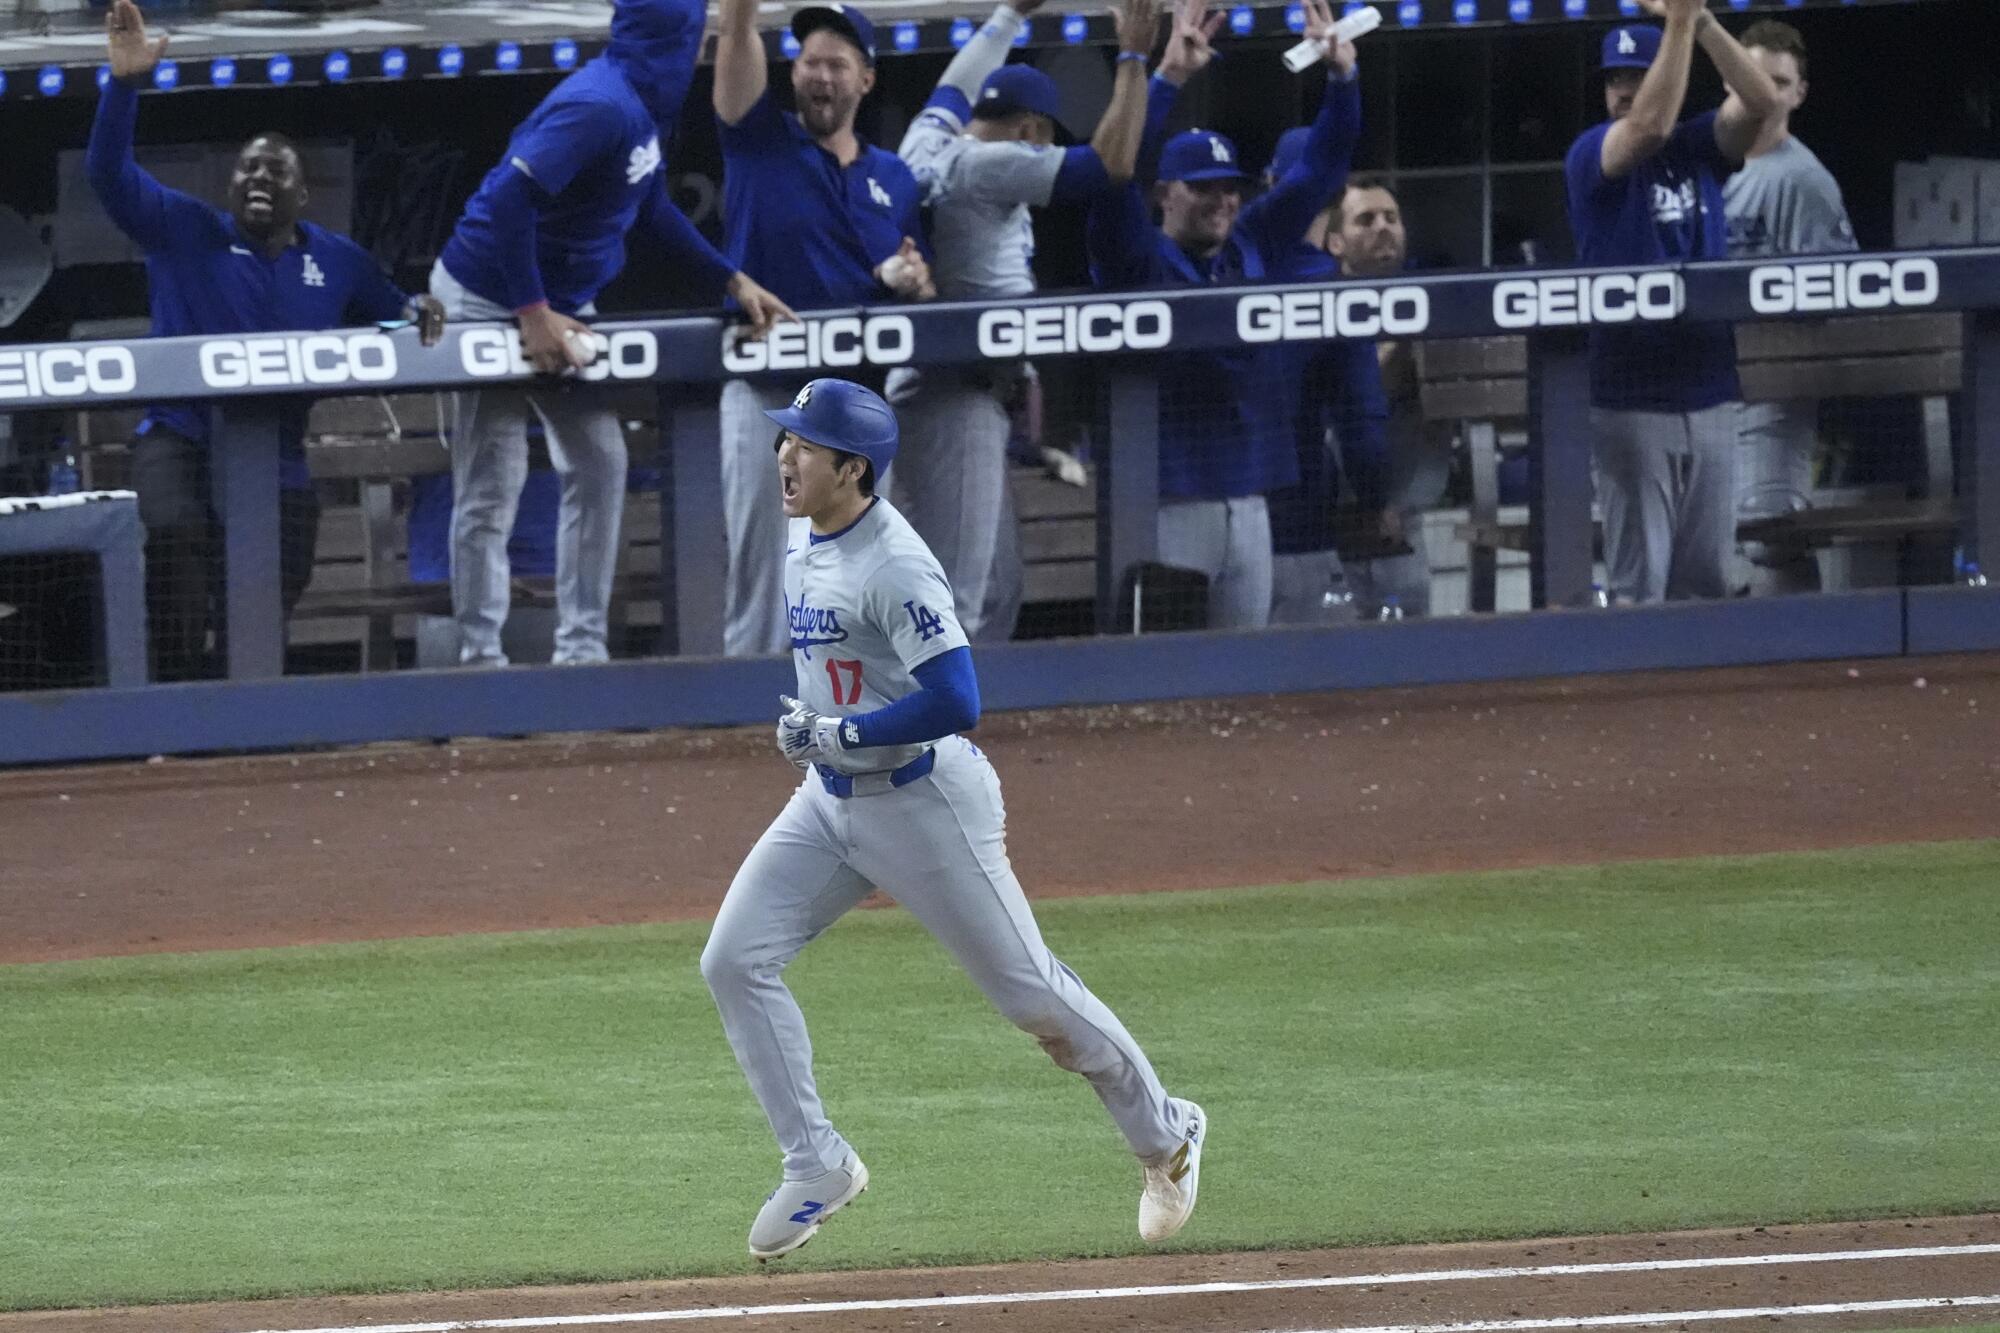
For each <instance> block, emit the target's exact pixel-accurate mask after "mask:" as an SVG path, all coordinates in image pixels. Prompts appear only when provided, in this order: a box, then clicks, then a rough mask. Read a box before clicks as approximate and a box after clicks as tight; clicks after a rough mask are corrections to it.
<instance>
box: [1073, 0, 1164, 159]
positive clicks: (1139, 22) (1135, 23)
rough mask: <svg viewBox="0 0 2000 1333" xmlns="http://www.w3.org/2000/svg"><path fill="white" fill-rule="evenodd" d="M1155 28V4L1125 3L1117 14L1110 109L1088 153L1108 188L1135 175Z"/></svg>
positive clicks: (1141, 0) (1148, 1)
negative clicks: (1095, 159)
mask: <svg viewBox="0 0 2000 1333" xmlns="http://www.w3.org/2000/svg"><path fill="white" fill-rule="evenodd" d="M1159 29H1160V11H1159V6H1158V5H1157V4H1156V3H1155V0H1125V4H1124V6H1123V7H1122V8H1121V9H1120V10H1119V11H1118V72H1117V74H1116V76H1115V77H1114V79H1113V82H1112V85H1111V104H1110V105H1109V106H1107V107H1105V108H1104V116H1103V119H1101V120H1099V121H1098V122H1097V132H1096V133H1095V134H1093V135H1091V136H1090V148H1091V151H1092V152H1094V153H1096V154H1097V157H1098V160H1099V161H1100V162H1102V163H1103V164H1104V174H1105V175H1106V176H1107V177H1108V178H1109V180H1110V182H1111V184H1113V185H1123V184H1124V183H1125V182H1126V181H1129V180H1131V179H1132V176H1133V174H1134V172H1136V171H1137V170H1138V164H1139V143H1140V141H1141V140H1142V139H1143V138H1144V137H1145V134H1146V104H1147V96H1146V85H1147V80H1146V58H1147V57H1148V56H1150V55H1151V54H1152V51H1153V39H1154V38H1155V37H1156V36H1158V35H1159Z"/></svg>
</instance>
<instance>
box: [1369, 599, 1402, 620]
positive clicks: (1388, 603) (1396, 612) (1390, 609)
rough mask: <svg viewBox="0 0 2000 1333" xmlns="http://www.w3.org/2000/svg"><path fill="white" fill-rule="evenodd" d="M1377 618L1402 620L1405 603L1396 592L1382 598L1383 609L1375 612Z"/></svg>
mask: <svg viewBox="0 0 2000 1333" xmlns="http://www.w3.org/2000/svg"><path fill="white" fill-rule="evenodd" d="M1375 618H1376V619H1377V620H1401V619H1402V618H1403V603H1402V601H1401V599H1399V598H1398V597H1397V596H1396V595H1395V594H1394V593H1391V594H1390V595H1389V596H1387V597H1384V598H1383V599H1382V609H1381V610H1380V611H1377V612H1376V613H1375Z"/></svg>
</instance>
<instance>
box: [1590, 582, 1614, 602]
mask: <svg viewBox="0 0 2000 1333" xmlns="http://www.w3.org/2000/svg"><path fill="white" fill-rule="evenodd" d="M1590 604H1591V605H1592V606H1610V605H1611V594H1610V593H1609V592H1607V591H1605V588H1604V585H1603V584H1602V583H1593V584H1591V585H1590Z"/></svg>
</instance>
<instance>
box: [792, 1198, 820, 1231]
mask: <svg viewBox="0 0 2000 1333" xmlns="http://www.w3.org/2000/svg"><path fill="white" fill-rule="evenodd" d="M824 1207H826V1205H825V1204H823V1203H814V1202H813V1201H812V1200H810V1199H808V1200H806V1206H805V1207H803V1208H801V1209H799V1210H798V1211H797V1212H796V1213H793V1214H792V1220H793V1221H794V1222H797V1223H799V1224H801V1225H803V1224H805V1223H807V1222H810V1221H812V1220H813V1218H814V1217H816V1216H818V1214H819V1210H820V1209H822V1208H824Z"/></svg>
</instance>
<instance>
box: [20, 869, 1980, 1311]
mask: <svg viewBox="0 0 2000 1333" xmlns="http://www.w3.org/2000/svg"><path fill="white" fill-rule="evenodd" d="M1041 917H1042V920H1043V924H1044V927H1045V930H1046V933H1047V935H1048V937H1049V939H1050V942H1051V944H1052V945H1053V946H1054V947H1055V948H1056V950H1057V952H1058V953H1059V954H1061V955H1062V956H1063V957H1064V958H1065V959H1066V960H1067V961H1068V962H1069V963H1070V964H1071V965H1073V966H1074V967H1075V968H1076V969H1077V971H1079V972H1080V973H1081V974H1082V975H1083V976H1084V978H1085V979H1086V980H1087V981H1089V982H1090V983H1091V985H1092V986H1093V987H1094V988H1095V989H1096V990H1098V991H1099V993H1101V994H1102V995H1104V996H1105V997H1106V998H1107V999H1108V1000H1109V1001H1110V1002H1111V1004H1112V1005H1113V1007H1114V1008H1116V1009H1117V1010H1118V1011H1119V1012H1120V1014H1121V1016H1122V1017H1123V1018H1124V1019H1125V1021H1126V1023H1127V1024H1128V1026H1130V1027H1131V1028H1132V1030H1133V1031H1134V1032H1135V1034H1137V1035H1138V1037H1139V1039H1140V1040H1141V1042H1142V1043H1144V1044H1145V1045H1146V1047H1147V1048H1148V1050H1149V1052H1150V1053H1151V1055H1152V1056H1153V1058H1154V1061H1155V1063H1156V1064H1157V1065H1158V1066H1159V1067H1160V1070H1161V1072H1162V1075H1163V1077H1164V1078H1165V1080H1166V1081H1167V1083H1168V1085H1169V1087H1171V1088H1173V1089H1175V1090H1177V1091H1181V1092H1184V1093H1186V1094H1188V1095H1192V1096H1194V1097H1196V1098H1197V1099H1199V1100H1200V1101H1202V1102H1203V1103H1204V1105H1206V1107H1207V1108H1208V1111H1209V1113H1210V1116H1211V1119H1212V1122H1213V1126H1214V1127H1213V1132H1212V1137H1211V1141H1210V1142H1211V1147H1210V1152H1209V1156H1208V1157H1207V1159H1206V1161H1205V1167H1204V1176H1203V1188H1202V1204H1201V1210H1200V1212H1199V1213H1198V1214H1197V1215H1196V1218H1195V1221H1194V1223H1193V1224H1192V1225H1191V1226H1190V1227H1189V1229H1188V1230H1187V1232H1185V1233H1184V1243H1185V1245H1187V1246H1188V1247H1193V1248H1202V1249H1217V1250H1222V1249H1240V1248H1266V1247H1273V1246H1308V1245H1326V1244H1338V1243H1353V1242H1385V1241H1400V1240H1411V1239H1449V1238H1463V1237H1472V1236H1501V1235H1521V1234H1536V1233H1558V1232H1560V1233H1573V1232H1584V1231H1595V1230H1629V1229H1646V1228H1655V1227H1680V1226H1693V1225H1704V1224H1721V1223H1729V1222H1737V1221H1748V1220H1758V1221H1802V1220H1808V1219H1814V1218H1831V1217H1841V1216H1858V1215H1872V1214H1898V1213H1903V1214H1909V1213H1931V1212H1950V1211H1968V1210H1975V1209H1982V1208H1988V1207H1993V1206H1995V1205H2000V842H1986V843H1975V844H1952V845H1944V846H1926V847H1908V848H1889V849H1879V850H1870V851H1861V852H1847V853H1839V854H1813V855H1802V856H1774V857H1759V858H1750V859H1737V860H1707V861H1686V862H1673V863H1659V864H1643V865H1621V866H1610V867H1602V868H1594V869H1571V870H1541V871H1533V872H1519V873H1508V874H1488V875H1465V876H1452V877H1441V878H1425V879H1403V880H1380V881H1369V882H1350V883H1342V884H1336V885H1307V886H1298V887H1288V888H1271V889H1248V890H1236V891H1227V892H1215V893H1195V894H1174V895H1153V896H1146V897H1135V898H1105V899H1091V900H1073V901H1065V902H1055V903H1049V904H1046V905H1045V906H1044V907H1043V908H1042V909H1041ZM705 936H706V930H705V927H704V926H702V925H698V924H697V925H672V926H654V927H636V928H618V929H599V930H583V931H564V932H552V933H537V934H520V935H497V936H496V935H487V936H468V937H461V938H456V939H430V940H412V941H399V942H394V943H388V944H368V945H349V946H340V947H333V948H314V949H290V950H265V951H257V952H240V953H218V954H194V955H172V956H155V957H145V958H130V959H115V960H107V961H102V962H93V963H74V964H73V963H63V964H48V965H41V966H17V967H10V968H0V1009H4V1013H5V1029H4V1030H5V1050H4V1056H5V1058H4V1065H5V1069H6V1077H5V1078H4V1079H0V1124H4V1125H5V1131H4V1134H0V1180H4V1181H5V1182H6V1183H5V1187H4V1188H0V1308H25V1307H37V1306H69V1305H80V1304H90V1303H101V1302H113V1301H120V1302H123V1301H134V1302H137V1301H161V1300H176V1299H193V1298H203V1297H222V1296H250V1295H270V1294H279V1293H303V1292H316V1291H333V1290H349V1291H351V1290H386V1289H397V1288H412V1287H430V1286H469V1285H486V1284H505V1283H518V1282H542V1281H554V1280H587V1279H608V1278H626V1277H635V1276H647V1275H686V1274H696V1273H708V1272H717V1271H727V1272H740V1271H743V1270H744V1269H745V1268H746V1267H747V1266H748V1261H747V1259H746V1257H745V1255H744V1252H743V1238H744V1233H745V1231H746V1230H747V1228H748V1226H749V1222H750V1218H751V1216H752V1214H753V1213H754V1211H755V1209H756V1207H757V1205H758V1203H759V1202H761V1200H762V1199H763V1196H764V1194H765V1192H766V1191H767V1190H769V1189H770V1187H771V1186H772V1184H774V1183H775V1181H776V1177H777V1170H778V1158H777V1153H776V1150H775V1148H774V1147H773V1145H772V1144H771V1142H770V1138H769V1133H768V1130H767V1129H766V1127H765V1125H764V1123H763V1120H762V1117H761V1115H760V1114H759V1113H758V1111H757V1109H756V1106H755V1104H754V1103H753V1102H752V1101H751V1099H750V1096H749V1093H748V1090H747V1089H746V1088H745V1086H744V1084H743V1081H742V1077H741V1075H740V1073H739V1072H738V1070H737V1068H736V1065H735V1062H734V1060H733V1059H732V1058H731V1056H730V1053H729V1049H728V1047H727V1045H726V1044H725V1042H724V1041H723V1037H722V1033H721V1029H720V1025H719V1023H718V1022H717V1020H716V1017H715V1013H714V1010H713V1009H712V1007H711V1006H710V1003H709V1000H708V996H707V992H706V990H705V989H704V988H703V986H702V983H701V978H700V976H699V974H698V972H697V970H696V959H697V956H698V954H699V951H700V948H701V944H702V941H703V939H704V938H705ZM790 975H791V979H792V982H793V985H794V987H795V989H796V990H797V991H798V993H799V995H800V997H801V1000H802V1002H803V1003H804V1005H805V1007H806V1010H807V1014H808V1016H809V1017H810V1018H811V1020H812V1022H813V1035H814V1039H815V1043H816V1047H817V1055H818V1067H819V1071H820V1079H821V1089H822V1092H823V1093H824V1095H825V1097H826V1099H827V1102H828V1105H829V1107H830V1108H831V1110H832V1111H833V1114H834V1115H835V1117H836V1120H837V1122H838V1123H839V1124H840V1125H841V1127H842V1128H843V1130H844V1131H845V1132H846V1133H847V1134H848V1135H849V1137H850V1138H852V1139H853V1140H854V1142H855V1143H856V1144H857V1145H858V1146H859V1147H860V1148H861V1150H862V1152H863V1154H864V1155H865V1156H866V1157H867V1159H868V1163H869V1166H870V1168H871V1170H872V1172H873V1174H874V1181H875V1183H874V1187H873V1188H872V1189H871V1191H870V1193H869V1194H868V1196H867V1198H866V1199H865V1200H863V1201H862V1203H861V1205H860V1206H858V1207H857V1208H856V1209H854V1210H853V1212H852V1213H850V1214H848V1215H844V1216H843V1217H842V1218H841V1219H840V1220H839V1222H837V1223H835V1224H834V1225H832V1226H830V1227H829V1228H828V1232H827V1234H826V1235H825V1236H823V1237H821V1238H820V1240H819V1241H818V1242H816V1243H815V1244H814V1245H813V1246H812V1247H811V1248H810V1249H808V1250H806V1251H805V1252H804V1253H802V1254H801V1255H800V1256H798V1260H797V1266H798V1267H801V1268H813V1267H835V1266H838V1267H874V1266H884V1265H896V1264H919V1263H941V1262H966V1261H979V1260H1002V1259H1011V1258H1023V1257H1031V1256H1049V1255H1104V1254H1120V1253H1126V1252H1130V1251H1136V1250H1138V1249H1140V1248H1141V1247H1140V1244H1139V1241H1138V1237H1137V1234H1136V1231H1135V1228H1134V1224H1133V1215H1134V1212H1135V1209H1136V1204H1137V1197H1138V1183H1139V1175H1138V1170H1137V1168H1136V1166H1135V1165H1134V1164H1133V1162H1132V1161H1131V1159H1130V1158H1129V1157H1128V1156H1127V1155H1126V1154H1125V1152H1124V1151H1123V1145H1122V1141H1121V1140H1120V1139H1119V1138H1118V1137H1117V1134H1116V1132H1115V1130H1114V1129H1113V1128H1112V1126H1111V1124H1110V1122H1109V1120H1108V1119H1107V1118H1106V1117H1105V1116H1104V1114H1103V1112H1102V1109H1101V1108H1100V1107H1099V1106H1098V1104H1097V1102H1096V1099H1095V1098H1094V1097H1092V1096H1091V1094H1090V1092H1089V1090H1088V1088H1087V1087H1086V1086H1085V1085H1084V1084H1083V1083H1082V1081H1081V1080H1078V1079H1076V1078H1074V1077H1073V1076H1070V1075H1067V1074H1064V1073H1062V1072H1060V1071H1058V1070H1056V1069H1055V1068H1054V1067H1053V1066H1051V1065H1050V1064H1049V1063H1048V1062H1047V1060H1046V1059H1045V1058H1044V1057H1043V1056H1042V1055H1041V1053H1040V1051H1039V1050H1038V1049H1037V1048H1036V1046H1035V1045H1034V1043H1033V1042H1032V1041H1031V1040H1030V1039H1028V1038H1027V1037H1025V1036H1022V1035H1021V1034H1019V1033H1017V1032H1015V1031H1014V1030H1013V1029H1012V1028H1011V1027H1009V1026H1008V1025H1007V1024H1006V1023H1004V1022H1003V1021H1001V1020H1000V1019H999V1018H997V1017H996V1016H995V1015H993V1014H992V1013H991V1012H990V1011H988V1010H987V1008H986V1007H985V1004H984V1002H983V1000H981V998H980V997H979V996H978V995H977V993H976V992H974V991H973V990H972V988H971V987H970V985H969V984H968V983H967V982H966V981H965V980H964V979H963V978H962V977H961V976H960V975H959V974H958V973H957V971H956V970H955V969H954V967H953V966H952V965H951V963H950V961H949V960H948V959H947V958H946V957H945V956H944V954H943V952H942V951H941V950H939V949H938V948H937V947H936V946H935V945H934V944H932V943H931V942H930V940H929V939H928V938H927V937H925V936H924V935H923V934H922V932H921V931H920V930H919V929H918V928H917V927H916V925H915V924H914V923H913V922H912V921H911V920H910V919H909V918H908V917H906V916H904V915H903V914H901V913H896V912H865V913H856V914H854V915H852V916H850V917H849V918H848V919H847V920H845V921H843V922H842V923H841V924H840V925H839V926H837V927H836V928H835V929H834V930H832V931H830V932H829V933H828V934H827V936H826V937H825V938H823V939H821V940H820V941H819V942H817V943H816V944H815V945H814V946H813V947H812V948H811V949H810V950H808V951H807V953H806V955H805V956H804V957H803V958H802V959H801V960H800V962H799V963H798V964H796V965H795V966H794V968H793V969H792V972H791V974H790Z"/></svg>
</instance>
